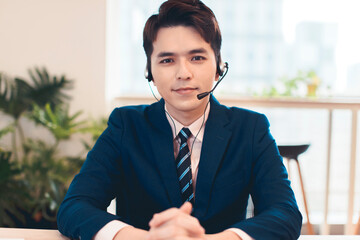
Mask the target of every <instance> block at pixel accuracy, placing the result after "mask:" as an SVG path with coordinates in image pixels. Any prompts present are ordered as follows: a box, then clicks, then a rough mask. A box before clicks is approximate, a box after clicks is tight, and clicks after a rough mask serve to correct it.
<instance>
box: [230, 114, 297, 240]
mask: <svg viewBox="0 0 360 240" xmlns="http://www.w3.org/2000/svg"><path fill="white" fill-rule="evenodd" d="M252 141H253V149H252V152H253V154H252V155H253V159H252V160H253V163H252V180H251V182H252V183H251V184H252V186H251V190H250V194H251V197H252V200H253V202H254V217H253V218H250V219H247V220H245V221H241V222H239V223H237V224H235V225H233V226H232V227H236V228H240V229H242V230H243V231H245V232H246V233H247V234H249V235H250V236H251V237H252V238H254V239H256V240H257V239H267V240H272V239H273V240H275V239H276V240H281V239H284V240H292V239H297V238H298V237H299V235H300V230H301V224H302V216H301V213H300V212H299V210H298V206H297V203H296V200H295V196H294V193H293V191H292V189H291V187H290V181H289V180H288V175H287V171H286V169H285V167H284V165H283V162H282V157H281V156H280V154H279V151H278V148H277V145H276V143H275V140H274V139H273V137H272V136H271V134H270V131H269V122H268V120H267V118H266V117H265V116H264V115H259V117H258V118H257V121H256V125H255V129H254V133H253V139H252Z"/></svg>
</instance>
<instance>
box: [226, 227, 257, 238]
mask: <svg viewBox="0 0 360 240" xmlns="http://www.w3.org/2000/svg"><path fill="white" fill-rule="evenodd" d="M227 231H232V232H234V233H236V234H237V235H238V236H239V237H240V239H242V240H254V239H253V238H252V237H250V236H249V235H248V234H247V233H246V232H244V231H243V230H241V229H239V228H229V229H227Z"/></svg>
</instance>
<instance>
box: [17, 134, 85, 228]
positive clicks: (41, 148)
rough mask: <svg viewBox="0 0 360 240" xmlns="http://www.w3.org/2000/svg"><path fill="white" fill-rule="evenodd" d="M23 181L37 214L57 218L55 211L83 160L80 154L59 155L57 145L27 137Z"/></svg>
mask: <svg viewBox="0 0 360 240" xmlns="http://www.w3.org/2000/svg"><path fill="white" fill-rule="evenodd" d="M24 148H25V156H24V165H23V174H24V182H25V185H26V187H27V189H28V192H29V195H30V198H29V199H28V204H27V205H29V206H30V208H29V210H30V211H31V214H32V215H33V217H34V218H38V217H39V216H41V217H44V218H45V219H46V220H48V221H53V222H55V221H56V219H55V217H56V212H57V210H58V208H59V206H60V203H61V201H62V200H63V198H64V196H65V194H66V191H67V186H68V181H69V179H71V178H72V177H73V176H74V174H75V173H76V172H78V170H79V168H80V167H81V165H82V163H83V161H84V160H83V159H82V158H81V157H78V158H75V157H66V156H60V155H59V151H58V149H57V146H56V145H51V144H48V143H45V142H44V141H42V140H32V139H28V140H27V141H26V143H25V145H24Z"/></svg>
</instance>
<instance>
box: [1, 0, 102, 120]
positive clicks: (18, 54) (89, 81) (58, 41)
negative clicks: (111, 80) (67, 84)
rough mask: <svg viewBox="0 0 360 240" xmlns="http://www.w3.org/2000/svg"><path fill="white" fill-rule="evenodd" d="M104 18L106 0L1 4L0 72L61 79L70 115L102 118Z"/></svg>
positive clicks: (8, 0)
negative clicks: (36, 72)
mask: <svg viewBox="0 0 360 240" xmlns="http://www.w3.org/2000/svg"><path fill="white" fill-rule="evenodd" d="M105 13H106V1H105V0H31V1H29V0H0V71H1V72H5V73H7V74H9V75H10V76H21V77H26V78H29V77H28V74H27V69H29V68H33V67H34V66H39V67H42V66H45V67H47V69H48V71H49V73H50V74H57V75H60V74H65V75H66V76H67V77H68V78H69V79H73V80H75V82H74V83H75V84H74V87H75V88H74V90H72V91H71V92H70V95H72V97H73V99H72V102H71V105H70V106H71V111H72V112H74V111H78V110H83V111H84V115H85V116H88V115H91V116H93V117H99V116H103V115H105V114H106V106H105V17H106V16H105Z"/></svg>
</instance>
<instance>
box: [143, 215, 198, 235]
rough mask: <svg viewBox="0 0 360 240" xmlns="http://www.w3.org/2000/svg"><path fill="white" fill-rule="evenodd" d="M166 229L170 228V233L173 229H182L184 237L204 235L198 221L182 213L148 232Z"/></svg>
mask: <svg viewBox="0 0 360 240" xmlns="http://www.w3.org/2000/svg"><path fill="white" fill-rule="evenodd" d="M166 228H170V231H173V230H174V229H183V231H185V233H186V234H185V235H186V236H193V237H199V236H203V235H204V234H205V230H204V228H203V227H202V226H201V225H200V222H199V220H198V219H196V218H195V217H193V216H190V215H188V214H185V213H183V212H180V213H179V214H178V215H177V216H174V217H173V218H171V219H169V220H168V221H166V222H164V223H163V224H161V225H159V226H157V227H152V228H151V229H150V230H156V229H157V230H159V229H166ZM173 228H174V229H173Z"/></svg>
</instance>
